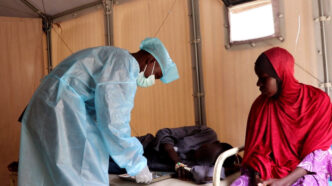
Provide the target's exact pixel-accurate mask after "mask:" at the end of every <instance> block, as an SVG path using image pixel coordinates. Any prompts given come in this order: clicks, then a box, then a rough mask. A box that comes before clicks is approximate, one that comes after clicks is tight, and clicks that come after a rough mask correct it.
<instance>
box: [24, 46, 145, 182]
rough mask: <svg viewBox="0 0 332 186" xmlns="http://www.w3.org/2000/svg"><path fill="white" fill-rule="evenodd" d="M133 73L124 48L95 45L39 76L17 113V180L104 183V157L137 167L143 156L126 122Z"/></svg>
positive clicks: (135, 64)
mask: <svg viewBox="0 0 332 186" xmlns="http://www.w3.org/2000/svg"><path fill="white" fill-rule="evenodd" d="M138 73H139V65H138V62H137V61H136V60H135V58H134V57H132V56H131V55H130V54H129V52H128V51H126V50H123V49H119V48H114V47H97V48H90V49H86V50H82V51H80V52H78V53H76V54H73V55H72V56H70V57H68V58H67V59H65V60H64V61H63V62H62V63H61V64H59V65H58V66H57V67H56V68H55V69H54V70H53V71H52V72H51V73H50V74H49V75H48V76H47V77H45V78H44V80H43V81H42V83H41V85H40V86H39V88H38V89H37V91H36V92H35V94H34V95H33V97H32V99H31V101H30V103H29V106H28V108H27V110H26V113H25V115H24V117H23V122H22V129H21V146H20V160H19V185H21V186H22V185H33V186H38V185H45V186H50V185H61V186H65V185H88V186H90V185H108V184H109V180H108V159H109V156H111V157H112V158H113V159H114V160H115V162H116V163H117V164H118V165H119V166H120V167H122V168H125V169H126V170H127V172H128V173H129V174H130V175H136V174H137V173H138V172H140V171H141V170H142V169H143V168H144V167H145V166H146V165H147V161H146V159H145V158H144V157H143V155H142V154H143V148H142V145H141V143H140V142H139V141H138V140H137V138H135V137H131V131H130V126H129V122H130V112H131V110H132V108H133V104H134V97H135V93H136V88H137V85H136V78H137V75H138Z"/></svg>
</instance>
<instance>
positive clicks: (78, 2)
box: [0, 0, 100, 17]
mask: <svg viewBox="0 0 332 186" xmlns="http://www.w3.org/2000/svg"><path fill="white" fill-rule="evenodd" d="M27 1H28V2H29V3H30V4H31V5H33V6H34V7H36V8H37V9H38V10H40V11H41V12H42V13H44V14H46V15H49V16H54V15H57V14H59V13H62V12H64V11H67V10H71V9H74V8H77V7H80V6H83V5H86V4H89V3H93V2H96V1H98V0H27ZM99 1H100V0H99ZM0 16H8V17H38V14H37V13H35V12H34V11H33V10H31V9H30V8H29V7H28V6H27V5H25V4H24V3H23V2H22V1H21V0H1V1H0Z"/></svg>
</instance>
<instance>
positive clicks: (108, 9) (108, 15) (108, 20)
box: [103, 0, 113, 46]
mask: <svg viewBox="0 0 332 186" xmlns="http://www.w3.org/2000/svg"><path fill="white" fill-rule="evenodd" d="M103 5H104V10H105V32H106V45H108V46H111V45H112V44H113V40H112V38H113V37H112V32H111V30H112V28H111V27H112V25H113V17H112V9H113V1H112V0H104V1H103Z"/></svg>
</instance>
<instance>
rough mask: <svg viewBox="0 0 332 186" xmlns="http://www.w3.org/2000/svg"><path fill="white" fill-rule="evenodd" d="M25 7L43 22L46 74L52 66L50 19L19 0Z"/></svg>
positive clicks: (27, 2)
mask: <svg viewBox="0 0 332 186" xmlns="http://www.w3.org/2000/svg"><path fill="white" fill-rule="evenodd" d="M21 2H23V3H24V4H25V5H26V6H28V7H29V8H30V9H31V10H33V11H34V12H35V13H36V14H38V15H39V17H40V18H42V21H43V31H44V32H45V34H46V42H47V64H48V65H47V71H48V73H49V72H50V71H51V70H52V68H53V64H52V48H51V47H52V41H51V28H52V18H51V17H50V16H48V15H46V14H45V13H43V12H42V11H41V10H39V9H38V8H36V7H35V6H33V5H32V4H31V3H30V2H29V1H27V0H21Z"/></svg>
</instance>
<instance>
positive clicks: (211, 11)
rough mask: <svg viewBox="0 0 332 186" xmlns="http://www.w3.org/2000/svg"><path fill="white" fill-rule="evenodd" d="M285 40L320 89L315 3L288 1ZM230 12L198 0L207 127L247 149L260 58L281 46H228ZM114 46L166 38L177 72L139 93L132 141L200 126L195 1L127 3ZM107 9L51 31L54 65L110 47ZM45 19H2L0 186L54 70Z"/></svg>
mask: <svg viewBox="0 0 332 186" xmlns="http://www.w3.org/2000/svg"><path fill="white" fill-rule="evenodd" d="M283 3H284V6H283V7H284V12H285V14H284V19H285V41H284V42H283V43H278V46H281V47H284V48H286V49H288V50H289V51H290V52H291V53H292V54H293V55H294V57H295V60H296V63H297V65H296V66H295V76H296V78H297V79H298V80H299V81H301V82H304V83H308V84H312V85H314V86H318V81H317V80H316V79H315V78H313V77H312V76H311V75H309V73H310V74H313V76H315V77H319V76H321V75H320V74H322V73H323V72H322V71H321V70H320V67H318V66H319V65H320V64H318V62H317V54H316V48H315V39H316V38H315V34H314V26H315V25H314V24H316V23H315V22H314V21H313V16H312V15H313V14H312V9H313V7H312V1H303V0H292V1H287V0H283ZM223 11H224V9H223V4H222V1H221V0H199V14H200V15H199V17H200V32H201V48H202V68H203V76H204V77H203V80H204V89H205V90H204V93H205V106H206V123H207V125H208V126H209V127H212V128H213V129H215V130H216V131H217V133H218V136H219V139H220V140H221V141H225V142H228V143H230V144H232V145H233V146H241V145H243V144H244V138H245V130H246V120H247V116H248V113H249V110H250V106H251V104H252V102H253V101H254V99H255V98H256V97H257V96H258V95H259V91H258V88H257V87H256V81H257V78H256V75H255V73H254V71H253V69H254V63H255V60H256V58H257V57H258V55H259V54H260V53H261V52H262V51H264V50H266V49H268V48H270V47H272V46H275V45H274V44H271V43H269V42H266V43H265V44H264V45H260V46H257V47H255V48H249V47H248V48H247V49H232V50H226V49H225V48H224V43H225V40H224V38H225V37H224V34H225V32H226V30H225V28H224V12H223ZM112 14H113V37H114V41H113V44H114V46H117V47H120V48H125V49H128V50H129V51H130V52H135V51H137V50H138V49H139V48H138V46H139V43H140V41H141V40H142V39H144V38H145V37H148V36H152V37H153V36H156V37H159V38H160V39H161V40H162V41H163V42H164V44H165V45H166V47H167V49H168V50H169V53H170V55H171V57H172V58H173V60H174V61H175V63H176V64H177V66H178V69H179V73H180V79H179V80H177V81H175V82H174V83H171V84H167V85H163V84H162V83H161V82H160V81H157V83H156V85H155V86H153V87H151V88H147V89H143V88H138V90H137V94H136V97H135V107H134V109H133V111H132V117H131V126H132V135H143V134H146V133H148V132H149V133H155V132H156V131H157V130H158V129H160V128H163V127H178V126H185V125H194V124H195V116H194V102H193V96H192V95H193V79H192V59H191V51H190V47H191V41H190V25H189V17H188V14H189V11H188V0H135V1H134V0H123V1H118V3H116V4H114V7H113V11H112ZM104 18H105V17H104V11H103V9H102V8H100V9H98V10H96V11H93V12H90V13H88V14H84V15H81V16H79V17H76V18H73V19H70V20H64V21H62V22H59V23H56V24H54V25H53V28H52V59H53V66H56V65H57V64H58V63H59V62H61V61H62V60H63V59H64V58H66V57H67V56H69V55H70V54H72V53H73V52H76V51H78V50H81V49H84V48H88V47H95V46H101V45H105V43H106V42H105V35H106V33H105V20H104ZM41 28H42V23H41V19H23V18H6V17H0V41H1V42H0V65H1V68H0V69H1V70H0V71H1V72H0V76H1V78H0V86H2V87H5V88H3V90H2V93H1V95H2V98H1V99H0V100H1V102H0V103H1V104H0V105H1V106H0V111H1V116H2V117H1V120H0V127H1V130H0V133H1V134H0V138H1V142H0V152H1V159H0V179H1V181H0V184H1V185H8V182H9V181H8V180H9V178H8V171H7V165H8V164H9V163H10V162H11V161H15V160H17V158H18V151H19V135H20V125H19V124H18V122H17V118H18V116H19V115H20V113H21V112H22V110H23V109H24V107H25V105H26V104H27V103H28V101H29V99H30V98H31V96H32V94H33V92H34V90H35V89H36V87H37V86H38V85H39V82H40V79H41V78H42V77H43V76H44V75H45V72H46V71H45V70H46V69H47V67H46V65H45V64H46V63H44V62H45V61H46V54H45V43H46V42H45V39H43V38H45V36H44V35H43V32H42V29H41Z"/></svg>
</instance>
